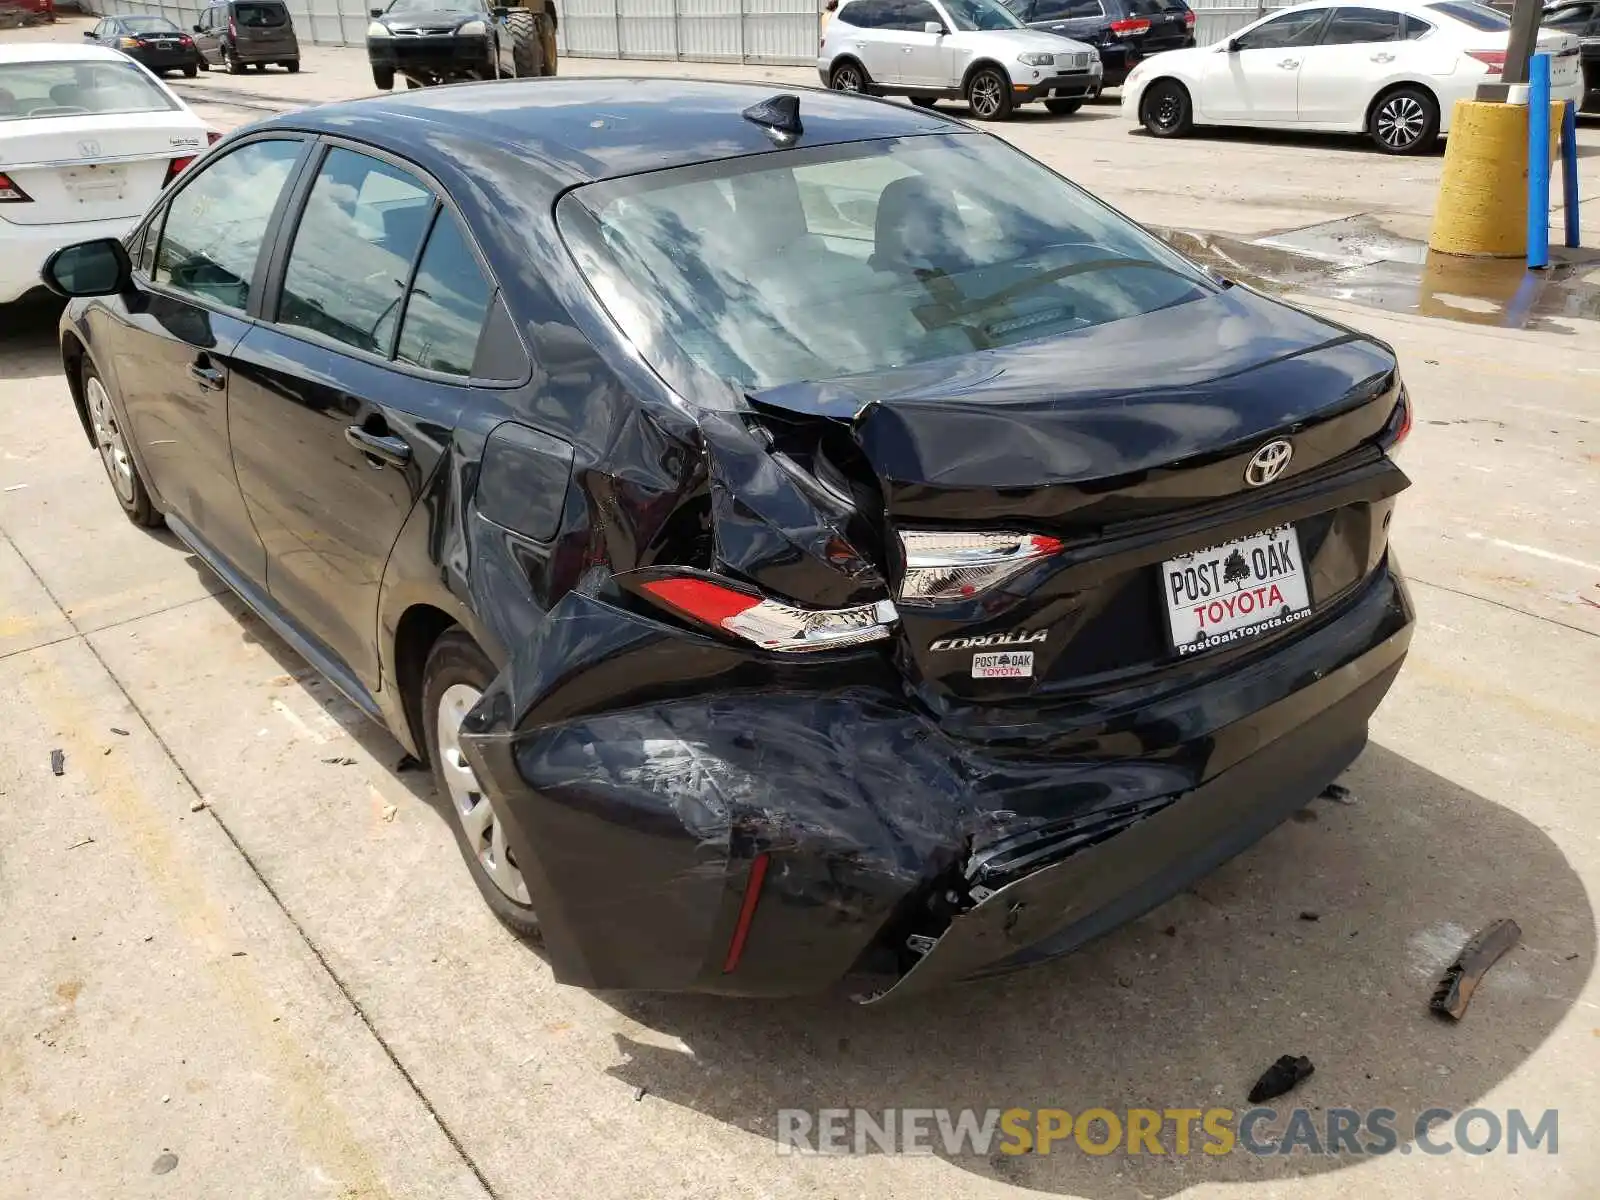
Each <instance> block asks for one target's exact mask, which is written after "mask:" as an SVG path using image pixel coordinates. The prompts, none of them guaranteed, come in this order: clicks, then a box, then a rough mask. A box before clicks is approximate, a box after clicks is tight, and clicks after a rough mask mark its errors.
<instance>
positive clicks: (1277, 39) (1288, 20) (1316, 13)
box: [1234, 8, 1328, 50]
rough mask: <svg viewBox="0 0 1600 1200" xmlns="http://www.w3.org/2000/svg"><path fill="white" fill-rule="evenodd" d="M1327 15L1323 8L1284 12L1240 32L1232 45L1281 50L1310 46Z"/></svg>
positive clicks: (1253, 48) (1243, 48)
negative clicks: (1245, 31)
mask: <svg viewBox="0 0 1600 1200" xmlns="http://www.w3.org/2000/svg"><path fill="white" fill-rule="evenodd" d="M1327 15H1328V10H1327V9H1325V8H1313V9H1310V10H1308V11H1305V12H1292V13H1284V14H1283V15H1282V16H1281V17H1273V18H1272V20H1270V21H1268V22H1267V23H1266V24H1264V25H1257V26H1256V27H1255V28H1254V29H1252V30H1250V31H1249V32H1248V33H1242V34H1240V35H1239V36H1238V37H1237V38H1235V39H1234V45H1235V46H1236V47H1237V48H1238V49H1240V50H1282V49H1284V48H1286V47H1290V46H1311V45H1314V44H1315V43H1316V40H1317V32H1318V31H1319V30H1320V29H1321V28H1322V22H1323V19H1324V18H1325V17H1326V16H1327Z"/></svg>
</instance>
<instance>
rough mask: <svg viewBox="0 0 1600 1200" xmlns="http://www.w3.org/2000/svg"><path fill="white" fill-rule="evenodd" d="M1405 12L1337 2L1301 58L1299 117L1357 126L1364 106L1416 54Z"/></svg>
mask: <svg viewBox="0 0 1600 1200" xmlns="http://www.w3.org/2000/svg"><path fill="white" fill-rule="evenodd" d="M1404 25H1405V18H1404V16H1403V15H1402V14H1400V13H1398V12H1396V11H1394V10H1393V9H1389V8H1356V7H1350V8H1339V9H1335V10H1334V13H1333V16H1332V17H1330V18H1329V19H1328V23H1327V25H1325V26H1324V27H1323V30H1322V36H1321V38H1320V39H1319V40H1318V42H1317V44H1316V45H1315V46H1309V47H1307V48H1306V50H1305V57H1304V59H1303V61H1302V62H1301V64H1300V87H1299V110H1300V120H1301V121H1305V122H1308V123H1313V124H1320V125H1344V126H1347V127H1353V128H1359V127H1360V126H1361V125H1362V124H1364V123H1365V121H1366V117H1367V106H1368V104H1370V103H1371V101H1372V97H1373V96H1374V95H1375V94H1376V93H1377V90H1378V88H1379V87H1381V86H1382V85H1383V84H1384V83H1386V82H1387V81H1388V80H1390V79H1393V78H1394V77H1395V76H1396V75H1397V74H1398V73H1399V72H1400V71H1402V70H1404V68H1405V66H1406V60H1408V59H1409V58H1411V57H1414V52H1415V50H1416V43H1415V42H1407V41H1406V40H1405V39H1404V38H1403V37H1402V36H1401V34H1402V31H1403V29H1404Z"/></svg>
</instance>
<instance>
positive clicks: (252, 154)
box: [152, 139, 301, 309]
mask: <svg viewBox="0 0 1600 1200" xmlns="http://www.w3.org/2000/svg"><path fill="white" fill-rule="evenodd" d="M300 149H301V143H300V142H298V141H287V140H283V139H275V140H272V141H262V142H250V143H249V144H247V145H244V146H240V147H239V148H238V149H237V150H234V151H232V152H230V153H229V154H226V155H224V156H223V157H222V158H219V159H217V160H216V161H215V162H211V163H207V164H205V165H203V166H202V167H200V168H199V173H198V174H197V175H195V176H194V177H192V178H191V179H189V180H188V182H187V183H186V184H185V185H184V187H183V189H182V190H181V191H179V192H178V194H177V195H176V196H174V197H173V198H172V201H171V203H169V204H168V205H167V217H166V222H165V224H164V225H163V226H162V230H161V245H160V248H159V249H158V250H157V252H156V263H155V272H154V274H153V276H152V278H153V279H154V280H155V282H156V283H160V284H165V285H166V286H168V287H170V288H174V289H176V290H177V291H180V292H187V293H188V294H190V295H192V296H194V297H196V298H198V299H201V300H206V301H209V302H210V303H213V304H220V305H223V306H224V307H226V308H237V309H244V308H246V307H247V306H248V305H249V303H250V288H251V283H252V280H253V279H254V278H255V273H256V260H257V258H259V257H260V255H261V243H262V241H263V240H264V239H265V238H266V233H267V226H268V224H269V223H270V222H271V220H272V211H273V209H274V208H275V207H276V206H277V203H278V197H279V195H280V194H281V193H282V191H283V186H284V183H285V182H286V181H287V180H288V178H289V173H290V171H291V170H293V169H294V165H295V162H296V161H297V160H298V159H299V157H300Z"/></svg>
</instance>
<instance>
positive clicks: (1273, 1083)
mask: <svg viewBox="0 0 1600 1200" xmlns="http://www.w3.org/2000/svg"><path fill="white" fill-rule="evenodd" d="M1315 1070H1316V1067H1314V1066H1312V1065H1311V1060H1310V1059H1309V1058H1307V1057H1306V1056H1305V1055H1303V1054H1302V1055H1300V1057H1299V1058H1296V1057H1295V1056H1294V1055H1292V1054H1285V1055H1284V1056H1283V1057H1282V1058H1280V1059H1278V1061H1277V1062H1275V1063H1273V1064H1272V1065H1271V1066H1270V1067H1268V1068H1267V1069H1266V1070H1265V1071H1264V1072H1262V1074H1261V1078H1260V1079H1258V1080H1256V1085H1255V1087H1253V1088H1251V1089H1250V1103H1251V1104H1264V1103H1265V1102H1266V1101H1268V1100H1271V1099H1274V1098H1275V1097H1278V1096H1281V1095H1283V1094H1284V1093H1285V1092H1287V1091H1289V1090H1290V1089H1292V1088H1293V1087H1294V1086H1295V1085H1296V1084H1297V1083H1299V1082H1300V1081H1301V1080H1303V1079H1310V1078H1311V1073H1312V1072H1313V1071H1315Z"/></svg>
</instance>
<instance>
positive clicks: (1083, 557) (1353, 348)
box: [751, 286, 1406, 704]
mask: <svg viewBox="0 0 1600 1200" xmlns="http://www.w3.org/2000/svg"><path fill="white" fill-rule="evenodd" d="M1398 395H1399V380H1398V374H1397V370H1396V366H1395V360H1394V357H1393V354H1392V353H1391V352H1390V351H1389V349H1388V348H1387V347H1385V346H1384V345H1382V344H1381V343H1379V342H1376V341H1374V340H1372V339H1370V338H1367V337H1364V336H1362V335H1360V334H1357V333H1355V332H1353V331H1351V330H1349V329H1346V328H1344V327H1342V326H1339V325H1337V324H1335V323H1333V322H1330V321H1326V320H1324V319H1322V318H1320V317H1317V316H1314V315H1312V314H1309V313H1305V312H1301V311H1299V310H1297V309H1294V308H1291V307H1289V306H1287V305H1283V304H1280V303H1278V302H1276V301H1273V300H1271V299H1268V298H1266V297H1263V296H1261V295H1258V294H1256V293H1254V292H1251V291H1249V290H1248V289H1245V288H1242V287H1238V286H1234V287H1230V288H1227V289H1224V290H1223V291H1221V292H1219V293H1217V294H1215V295H1213V296H1210V297H1207V298H1205V299H1203V300H1196V301H1192V302H1190V303H1186V304H1182V305H1176V306H1173V307H1171V308H1168V309H1162V310H1159V311H1156V312H1153V313H1149V314H1146V315H1143V316H1137V317H1130V318H1127V319H1125V320H1121V321H1116V322H1112V323H1109V324H1105V325H1099V326H1094V327H1092V328H1088V329H1084V330H1080V331H1077V332H1074V333H1072V334H1069V335H1066V336H1063V337H1059V338H1052V339H1049V340H1045V341H1039V342H1033V343H1028V344H1023V345H1018V346H1014V347H1008V348H1004V349H999V350H994V351H987V352H982V353H978V354H973V355H969V356H964V357H961V358H958V359H945V360H940V361H936V362H930V363H923V364H918V365H916V366H912V367H906V368H902V369H898V370H892V371H886V372H878V373H874V374H872V375H868V376H858V377H851V378H846V379H841V380H834V381H828V382H822V383H804V384H794V385H788V386H785V387H781V388H774V389H770V390H767V391H764V392H759V393H756V394H754V395H753V396H752V397H751V400H752V401H753V404H754V406H755V408H756V409H757V410H758V411H761V410H765V411H767V412H769V413H771V414H773V415H775V416H780V417H781V418H784V419H788V420H795V419H800V420H811V421H813V422H815V423H816V424H817V426H818V428H819V429H820V428H822V427H823V426H826V425H831V426H833V427H834V428H835V429H838V428H839V427H840V426H844V427H847V428H848V431H849V438H850V441H851V443H852V445H853V448H854V451H855V452H856V455H857V461H856V462H855V463H854V466H853V469H854V472H855V474H856V475H857V476H859V475H862V474H867V473H870V475H871V476H872V479H871V481H870V484H871V488H870V494H871V495H872V497H873V503H875V504H876V505H877V511H874V512H871V513H868V512H865V511H863V520H865V521H867V522H868V523H869V524H871V525H873V526H874V528H875V531H876V533H877V534H878V535H879V536H878V538H877V541H878V545H877V550H878V551H879V553H880V554H881V555H882V556H883V558H884V560H885V564H884V565H885V568H886V570H887V571H888V573H889V575H890V578H891V581H892V582H893V583H895V584H896V585H897V584H898V581H899V580H900V579H901V578H902V572H903V568H904V563H903V562H902V561H901V560H900V553H899V545H900V544H899V539H898V537H897V534H898V533H900V532H902V531H906V530H926V529H942V530H970V531H973V532H979V531H1003V532H1013V533H1035V534H1044V535H1047V536H1049V537H1052V538H1055V539H1057V540H1059V541H1060V542H1061V543H1062V548H1061V550H1060V552H1059V553H1057V554H1054V555H1052V556H1050V557H1049V558H1048V559H1046V560H1044V561H1042V562H1041V563H1039V564H1038V565H1037V566H1035V567H1033V568H1030V569H1028V570H1026V571H1024V572H1023V573H1022V574H1020V575H1018V576H1016V577H1014V578H1013V579H1011V580H1009V581H1007V582H1005V583H1003V584H1001V585H999V586H998V587H996V588H993V589H990V590H988V591H984V592H982V593H979V594H978V595H975V596H973V597H972V598H971V599H967V600H961V601H946V602H941V603H939V604H935V605H929V606H916V605H908V604H901V605H900V612H901V625H902V641H901V646H900V652H899V657H900V660H901V662H902V664H903V667H904V668H905V670H906V671H907V674H908V676H909V677H910V679H911V681H912V682H913V683H914V684H915V685H916V686H918V687H920V688H923V689H924V690H925V691H926V692H927V693H928V696H929V698H930V699H931V700H933V701H935V702H936V703H937V704H948V703H960V702H962V701H981V702H983V703H986V704H989V703H996V702H1000V703H1003V702H1005V701H1008V700H1015V699H1021V698H1038V697H1039V696H1041V695H1045V696H1048V695H1051V694H1067V693H1081V692H1082V691H1084V690H1085V689H1091V690H1092V689H1093V688H1095V687H1099V686H1109V685H1112V684H1116V685H1125V684H1126V683H1128V682H1129V681H1130V676H1132V677H1137V676H1139V675H1143V674H1147V673H1149V672H1152V671H1157V670H1163V669H1168V668H1173V669H1176V668H1178V666H1179V665H1180V664H1179V660H1180V659H1182V658H1183V655H1180V654H1179V652H1178V650H1177V648H1176V647H1175V646H1174V644H1173V642H1172V640H1171V639H1172V636H1173V634H1172V631H1171V628H1170V627H1169V616H1168V612H1167V602H1166V597H1165V595H1164V593H1163V585H1162V566H1163V564H1164V563H1166V562H1167V561H1168V560H1171V559H1173V558H1175V557H1176V556H1179V555H1183V554H1187V553H1189V552H1193V551H1197V550H1202V549H1204V548H1207V547H1212V546H1215V545H1217V544H1219V543H1222V542H1227V541H1231V540H1233V539H1237V538H1243V537H1247V536H1249V535H1252V534H1257V533H1261V532H1262V531H1265V530H1268V529H1272V528H1274V527H1278V526H1282V525H1284V524H1289V525H1292V526H1293V527H1294V533H1293V538H1294V543H1293V544H1294V545H1296V546H1297V547H1298V552H1299V554H1300V555H1301V557H1302V559H1303V561H1301V562H1300V563H1299V567H1300V569H1301V570H1302V571H1303V572H1304V574H1305V579H1306V584H1307V592H1308V594H1309V599H1310V602H1311V605H1312V609H1313V613H1312V617H1313V618H1314V617H1315V616H1316V614H1317V613H1318V612H1321V611H1326V610H1327V609H1328V608H1329V607H1330V606H1331V605H1333V604H1335V603H1336V602H1337V600H1338V599H1339V597H1341V596H1342V595H1344V594H1346V593H1348V592H1349V591H1350V590H1352V589H1353V588H1354V587H1355V586H1356V585H1357V584H1358V583H1359V582H1360V581H1361V580H1362V579H1363V578H1364V577H1365V576H1366V575H1367V574H1369V573H1370V572H1371V571H1372V570H1373V569H1374V568H1375V567H1376V566H1377V564H1378V563H1379V562H1380V561H1381V559H1382V554H1383V549H1384V546H1385V544H1386V528H1387V513H1388V502H1389V500H1390V498H1391V497H1392V496H1393V495H1394V494H1395V493H1397V492H1398V491H1399V490H1400V489H1401V488H1403V487H1404V486H1406V481H1405V477H1404V476H1403V475H1402V474H1401V473H1400V472H1399V471H1398V469H1396V468H1394V467H1393V466H1392V464H1391V463H1390V462H1389V461H1388V460H1387V459H1386V458H1385V456H1384V455H1383V454H1382V452H1381V451H1380V450H1379V448H1378V446H1377V438H1378V436H1379V435H1380V434H1381V433H1382V432H1383V430H1384V428H1385V426H1386V425H1387V423H1388V422H1389V420H1390V418H1391V416H1392V415H1393V412H1394V407H1395V404H1396V402H1397V398H1398ZM1277 438H1287V439H1288V440H1289V441H1290V443H1291V444H1292V446H1293V458H1292V460H1291V461H1290V463H1289V465H1288V467H1287V469H1285V470H1284V472H1283V473H1282V475H1281V476H1279V477H1278V478H1276V479H1275V480H1274V481H1273V482H1271V483H1270V484H1269V485H1267V486H1264V487H1252V486H1249V485H1248V484H1247V483H1246V481H1245V469H1246V467H1247V465H1248V464H1249V462H1250V460H1251V457H1252V455H1253V454H1254V453H1255V452H1256V451H1257V450H1258V449H1259V448H1261V447H1262V446H1263V444H1264V443H1265V442H1267V441H1269V440H1273V439H1277ZM849 469H850V468H846V470H849ZM853 482H854V483H861V482H863V481H861V480H860V479H855V480H853ZM856 490H857V495H858V498H859V497H860V495H861V489H859V488H857V489H856ZM862 507H863V510H865V508H866V507H867V506H866V505H865V504H863V505H862ZM1286 635H1287V631H1286V632H1285V634H1284V636H1286ZM1275 636H1279V635H1274V634H1259V635H1255V636H1253V637H1250V638H1247V639H1244V640H1242V641H1237V642H1234V643H1231V644H1229V645H1227V646H1225V647H1222V648H1218V649H1214V650H1211V651H1210V652H1208V653H1207V654H1205V655H1201V656H1199V657H1200V658H1202V659H1205V660H1207V661H1211V662H1215V661H1217V660H1218V659H1223V658H1231V657H1233V656H1235V655H1237V654H1240V653H1248V652H1249V651H1250V649H1251V648H1252V647H1254V646H1259V645H1261V644H1264V643H1268V642H1270V641H1271V640H1273V638H1274V637H1275ZM997 650H1012V651H1024V652H1027V653H1028V654H1029V655H1030V657H1029V658H1028V659H1027V660H1026V666H1027V673H1026V674H1025V675H1021V676H1017V677H1009V678H994V677H984V678H977V677H974V671H975V669H976V667H975V656H976V655H978V654H985V653H986V654H992V653H994V652H995V651H997ZM985 661H986V662H988V661H992V660H985ZM1194 661H1195V659H1194V658H1190V659H1189V662H1190V663H1193V662H1194ZM1186 669H1187V670H1190V671H1192V670H1194V669H1195V668H1194V667H1193V666H1189V667H1187V668H1186Z"/></svg>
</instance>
